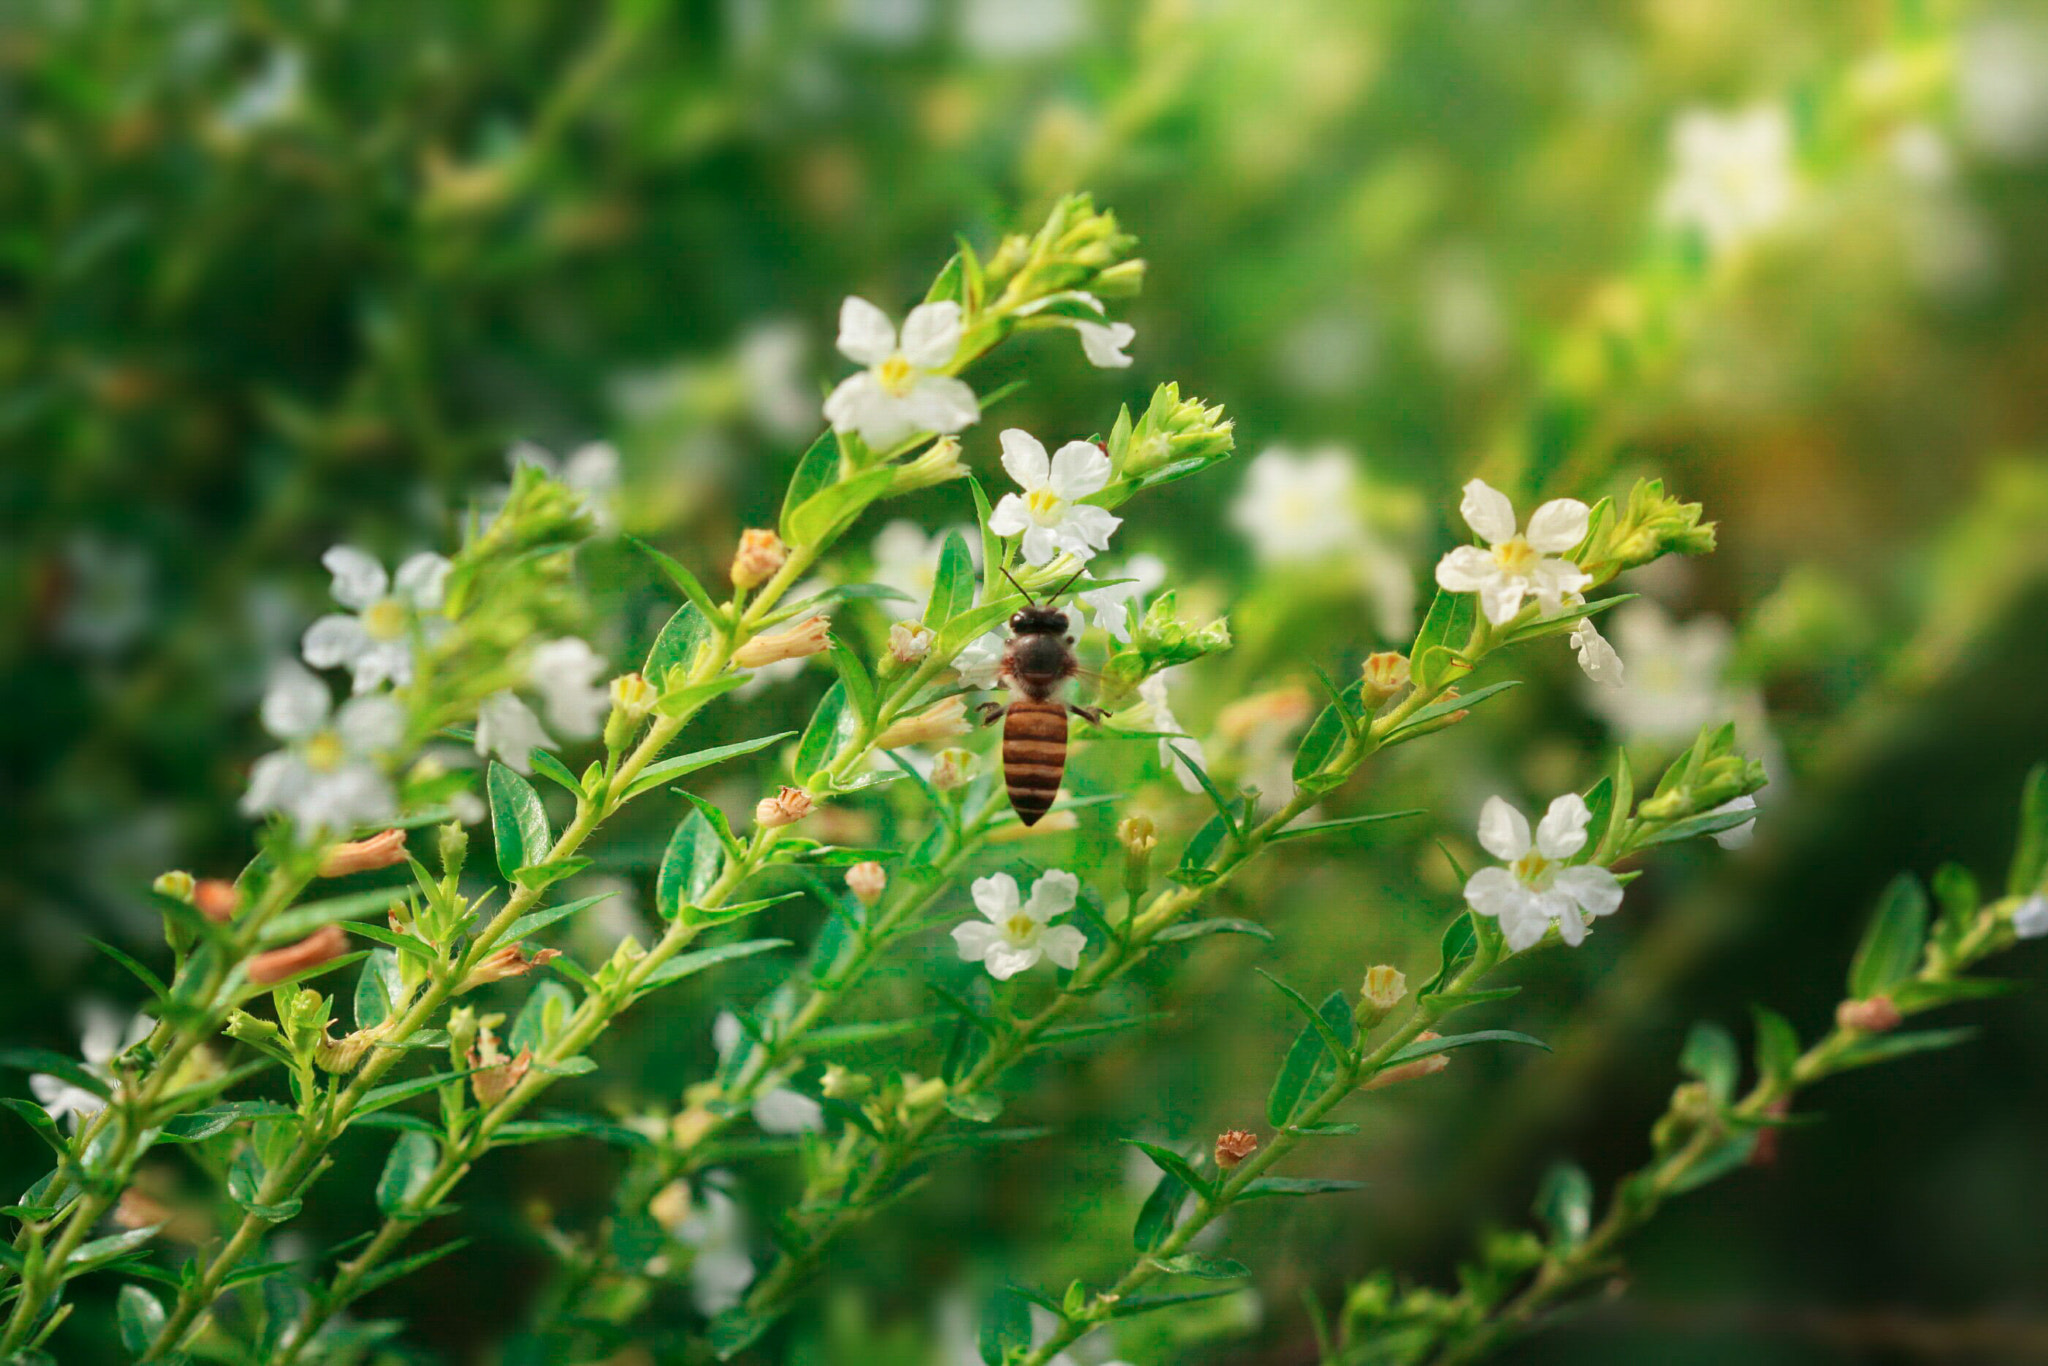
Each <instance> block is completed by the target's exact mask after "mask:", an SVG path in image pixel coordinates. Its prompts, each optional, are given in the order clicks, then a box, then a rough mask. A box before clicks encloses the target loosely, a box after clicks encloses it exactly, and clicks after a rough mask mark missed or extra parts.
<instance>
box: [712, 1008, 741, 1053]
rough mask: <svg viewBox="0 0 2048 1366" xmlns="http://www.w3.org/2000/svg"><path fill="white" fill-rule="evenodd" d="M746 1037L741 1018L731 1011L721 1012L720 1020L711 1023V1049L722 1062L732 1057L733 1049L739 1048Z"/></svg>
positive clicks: (719, 1013) (719, 1014)
mask: <svg viewBox="0 0 2048 1366" xmlns="http://www.w3.org/2000/svg"><path fill="white" fill-rule="evenodd" d="M745 1037H746V1031H745V1030H744V1029H741V1028H740V1017H739V1016H737V1015H735V1014H733V1013H732V1012H731V1011H730V1010H721V1011H719V1012H718V1018H716V1019H714V1020H713V1021H712V1022H711V1048H712V1051H713V1052H715V1053H717V1054H718V1060H719V1061H720V1062H724V1061H725V1060H726V1059H727V1058H729V1057H731V1056H732V1051H733V1049H735V1048H737V1047H739V1043H740V1040H741V1039H743V1038H745Z"/></svg>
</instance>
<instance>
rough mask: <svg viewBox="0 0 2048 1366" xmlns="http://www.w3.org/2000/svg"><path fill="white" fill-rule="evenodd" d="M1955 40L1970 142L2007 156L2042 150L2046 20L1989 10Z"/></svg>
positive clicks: (2016, 158) (2047, 113) (2046, 110)
mask: <svg viewBox="0 0 2048 1366" xmlns="http://www.w3.org/2000/svg"><path fill="white" fill-rule="evenodd" d="M1960 46H1961V48H1962V51H1961V53H1960V54H1959V56H1958V60H1957V63H1956V76H1955V83H1956V97H1957V103H1958V104H1959V105H1960V106H1961V112H1962V126H1963V133H1964V135H1965V136H1966V137H1968V138H1969V140H1970V142H1971V144H1972V145H1973V146H1975V147H1976V148H1978V149H1979V150H1981V151H1984V152H1988V153H1990V154H1991V155H1992V156H1994V157H1997V158H1999V159H2000V160H2003V161H2011V162H2026V161H2033V160H2036V159H2038V158H2039V157H2040V156H2041V154H2042V153H2043V152H2048V24H2043V23H2042V22H2041V20H2040V18H2039V16H2038V15H2030V16H2024V17H2023V16H2022V15H2021V14H2020V13H2018V12H2016V11H2008V12H2006V13H2003V14H2000V13H1995V12H1994V13H1991V14H1987V15H1985V16H1983V17H1981V18H1979V19H1977V20H1975V21H1974V22H1973V23H1972V24H1971V25H1970V27H1969V29H1968V31H1967V32H1966V33H1965V34H1964V35H1963V41H1962V43H1961V45H1960Z"/></svg>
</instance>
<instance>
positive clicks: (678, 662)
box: [640, 602, 712, 702]
mask: <svg viewBox="0 0 2048 1366" xmlns="http://www.w3.org/2000/svg"><path fill="white" fill-rule="evenodd" d="M711 635H712V631H711V623H710V622H709V621H708V620H706V619H705V616H704V614H703V613H702V612H700V611H699V610H697V604H696V603H694V602H686V603H684V604H683V605H682V606H681V607H678V608H677V609H676V613H675V615H674V616H672V617H670V618H669V619H668V624H667V625H665V626H663V627H662V628H661V634H660V635H657V636H656V637H655V638H654V644H653V645H651V646H650V647H648V650H647V662H646V663H644V664H642V665H641V666H640V676H641V677H642V678H645V679H646V680H647V681H648V682H649V683H651V684H653V685H654V686H655V687H657V688H659V689H661V690H662V700H663V701H664V702H666V701H667V699H668V694H669V692H670V683H669V674H670V673H671V672H673V671H674V670H676V669H678V668H685V667H687V666H689V665H690V664H693V663H695V662H696V658H697V650H698V647H699V646H701V645H703V644H704V643H705V642H706V641H708V640H710V639H711Z"/></svg>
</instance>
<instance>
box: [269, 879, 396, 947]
mask: <svg viewBox="0 0 2048 1366" xmlns="http://www.w3.org/2000/svg"><path fill="white" fill-rule="evenodd" d="M409 890H410V889H409V886H408V884H406V883H402V882H395V883H392V884H391V885H390V886H388V887H373V888H371V889H370V890H369V891H367V892H350V893H349V894H348V895H347V896H336V897H328V898H327V899H325V900H323V901H309V902H307V903H306V904H305V905H303V906H295V907H293V908H292V909H291V910H289V911H286V912H285V913H284V914H283V915H280V916H278V917H277V918H276V919H274V920H272V921H271V922H270V923H269V924H267V925H265V926H264V927H263V933H262V936H261V938H260V940H259V942H261V943H263V944H265V945H270V944H292V943H296V942H298V941H299V940H301V939H304V938H305V937H306V936H307V935H309V934H311V933H312V932H313V931H314V930H317V929H319V928H320V927H321V926H322V925H332V924H333V923H334V922H335V921H337V920H354V919H357V918H358V917H361V916H366V915H375V916H381V915H383V914H384V913H385V912H387V911H389V910H390V909H391V906H392V904H393V903H394V902H400V901H404V900H405V899H406V895H407V892H408V891H409Z"/></svg>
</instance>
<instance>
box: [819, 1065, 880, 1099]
mask: <svg viewBox="0 0 2048 1366" xmlns="http://www.w3.org/2000/svg"><path fill="white" fill-rule="evenodd" d="M874 1085H875V1082H874V1078H872V1077H868V1076H863V1075H862V1074H861V1073H859V1072H850V1071H848V1070H847V1069H846V1068H844V1067H841V1066H840V1065H839V1064H838V1063H836V1062H834V1063H827V1064H826V1065H825V1079H824V1081H823V1082H822V1083H820V1089H821V1090H823V1091H824V1093H825V1096H826V1098H827V1099H828V1100H859V1099H860V1098H861V1097H862V1096H864V1095H866V1094H867V1093H868V1092H869V1091H871V1090H873V1089H874Z"/></svg>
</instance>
